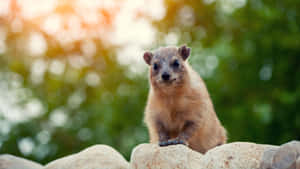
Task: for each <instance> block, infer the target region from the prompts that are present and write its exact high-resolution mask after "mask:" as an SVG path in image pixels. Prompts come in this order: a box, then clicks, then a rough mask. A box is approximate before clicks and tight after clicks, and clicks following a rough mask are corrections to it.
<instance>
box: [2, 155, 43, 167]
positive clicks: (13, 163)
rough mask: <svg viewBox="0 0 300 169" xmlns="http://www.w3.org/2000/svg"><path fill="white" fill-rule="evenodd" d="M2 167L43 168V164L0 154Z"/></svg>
mask: <svg viewBox="0 0 300 169" xmlns="http://www.w3.org/2000/svg"><path fill="white" fill-rule="evenodd" d="M0 169H43V166H42V165H40V164H38V163H35V162H32V161H29V160H25V159H23V158H19V157H15V156H12V155H8V154H4V155H0Z"/></svg>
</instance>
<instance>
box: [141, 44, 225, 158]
mask: <svg viewBox="0 0 300 169" xmlns="http://www.w3.org/2000/svg"><path fill="white" fill-rule="evenodd" d="M189 55H190V48H187V47H186V46H182V47H180V48H178V49H177V48H175V47H165V48H159V49H158V50H156V51H155V52H154V53H151V52H146V53H145V54H144V60H145V61H146V63H147V64H148V65H150V67H151V68H150V84H151V87H150V91H149V96H148V102H147V106H146V110H145V123H146V124H147V126H148V130H149V134H150V142H151V143H159V145H160V146H167V145H173V144H186V145H188V146H189V147H190V148H192V149H194V150H196V151H199V152H201V153H205V152H206V151H207V150H209V149H211V148H213V147H215V146H218V145H221V144H224V143H226V140H227V138H226V131H225V129H224V127H223V126H222V125H221V123H220V121H219V119H218V117H217V115H216V113H215V111H214V107H213V104H212V102H211V99H210V96H209V94H208V91H207V89H206V86H205V84H204V82H203V81H202V79H201V78H200V76H199V75H198V74H197V73H196V72H195V71H194V70H193V69H192V68H191V67H190V66H189V64H188V63H187V62H186V60H187V58H188V57H189Z"/></svg>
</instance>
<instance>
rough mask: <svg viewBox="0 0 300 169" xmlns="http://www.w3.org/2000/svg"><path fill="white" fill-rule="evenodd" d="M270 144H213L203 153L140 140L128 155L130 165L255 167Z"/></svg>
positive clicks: (149, 168) (136, 168)
mask: <svg viewBox="0 0 300 169" xmlns="http://www.w3.org/2000/svg"><path fill="white" fill-rule="evenodd" d="M271 147H273V146H268V145H259V144H253V143H230V144H225V145H222V146H219V147H216V148H214V149H212V150H210V151H208V152H207V153H206V154H205V155H202V154H200V153H198V152H195V151H192V150H191V149H189V148H187V147H185V146H182V145H177V146H168V147H158V146H157V145H153V144H142V145H139V146H138V147H136V148H135V149H134V151H133V153H132V155H131V168H133V169H160V168H164V169H177V168H178V169H190V168H195V169H219V168H226V169H237V168H238V169H258V168H259V166H260V158H261V156H262V154H263V152H264V151H265V150H266V149H267V148H271Z"/></svg>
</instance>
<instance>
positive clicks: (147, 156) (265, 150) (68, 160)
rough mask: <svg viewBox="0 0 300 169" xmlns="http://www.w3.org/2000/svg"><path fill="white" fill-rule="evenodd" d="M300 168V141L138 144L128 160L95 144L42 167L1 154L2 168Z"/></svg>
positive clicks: (0, 163)
mask: <svg viewBox="0 0 300 169" xmlns="http://www.w3.org/2000/svg"><path fill="white" fill-rule="evenodd" d="M129 168H130V169H220V168H223V169H300V142H299V141H292V142H289V143H286V144H283V145H282V146H271V145H262V144H254V143H247V142H236V143H229V144H225V145H222V146H219V147H216V148H214V149H211V150H210V151H208V152H207V153H206V154H205V155H203V154H200V153H198V152H195V151H193V150H191V149H189V148H188V147H186V146H184V145H173V146H167V147H159V146H158V145H156V144H141V145H138V146H137V147H136V148H134V150H133V151H132V154H131V163H130V164H129V163H128V162H127V161H126V160H125V159H124V158H123V156H122V155H121V154H120V153H118V152H117V151H116V150H114V149H113V148H111V147H109V146H106V145H95V146H92V147H90V148H87V149H86V150H84V151H81V152H79V153H77V154H73V155H70V156H67V157H63V158H61V159H58V160H56V161H53V162H51V163H49V164H48V165H46V166H45V167H43V166H42V165H40V164H37V163H34V162H32V161H29V160H25V159H22V158H18V157H14V156H11V155H0V169H129Z"/></svg>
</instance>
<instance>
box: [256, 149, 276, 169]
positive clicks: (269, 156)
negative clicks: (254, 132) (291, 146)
mask: <svg viewBox="0 0 300 169" xmlns="http://www.w3.org/2000/svg"><path fill="white" fill-rule="evenodd" d="M277 151H278V147H272V148H268V149H266V150H265V152H264V154H263V156H262V158H261V164H260V168H261V169H270V168H271V167H272V164H273V157H274V155H275V153H276V152H277Z"/></svg>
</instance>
